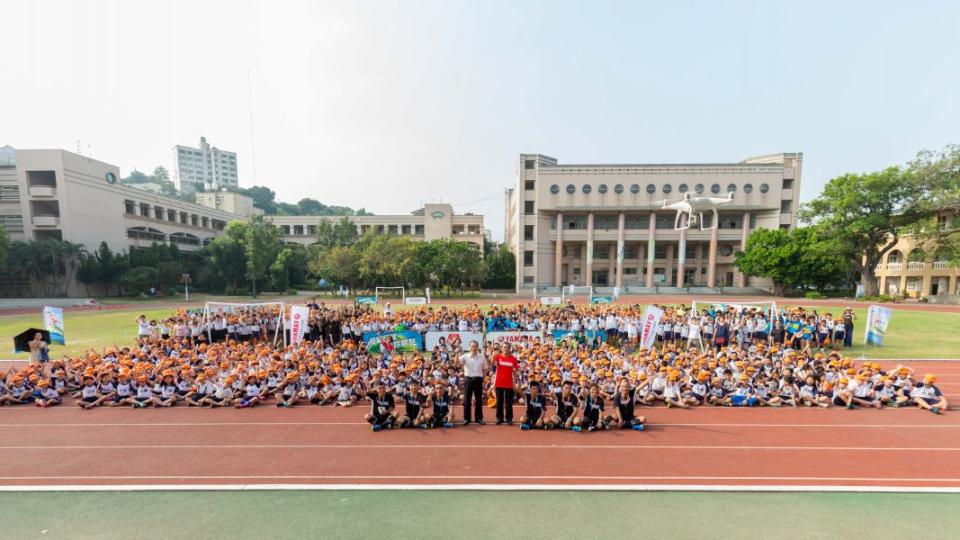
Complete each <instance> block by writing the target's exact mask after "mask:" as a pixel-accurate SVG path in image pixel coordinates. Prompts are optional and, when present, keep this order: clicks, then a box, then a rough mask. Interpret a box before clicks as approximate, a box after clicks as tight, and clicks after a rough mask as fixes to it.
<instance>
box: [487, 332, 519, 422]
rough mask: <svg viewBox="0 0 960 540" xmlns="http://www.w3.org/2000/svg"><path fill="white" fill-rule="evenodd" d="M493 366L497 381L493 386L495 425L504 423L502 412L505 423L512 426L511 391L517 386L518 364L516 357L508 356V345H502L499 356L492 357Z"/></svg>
mask: <svg viewBox="0 0 960 540" xmlns="http://www.w3.org/2000/svg"><path fill="white" fill-rule="evenodd" d="M493 365H494V366H495V367H496V370H497V379H496V382H495V384H494V387H495V389H496V395H497V425H500V424H502V423H503V421H504V412H506V421H507V424H508V425H513V389H514V387H515V386H516V385H517V382H516V381H517V374H516V371H515V370H517V369H519V368H520V363H519V362H517V357H515V356H513V355H512V354H510V344H509V343H504V344H502V345H501V346H500V354H497V355H495V356H494V357H493Z"/></svg>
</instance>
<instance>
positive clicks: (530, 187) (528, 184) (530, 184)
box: [523, 180, 534, 191]
mask: <svg viewBox="0 0 960 540" xmlns="http://www.w3.org/2000/svg"><path fill="white" fill-rule="evenodd" d="M523 189H525V190H527V191H531V190H533V189H534V181H533V180H525V181H524V182H523Z"/></svg>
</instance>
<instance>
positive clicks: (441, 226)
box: [264, 203, 483, 249]
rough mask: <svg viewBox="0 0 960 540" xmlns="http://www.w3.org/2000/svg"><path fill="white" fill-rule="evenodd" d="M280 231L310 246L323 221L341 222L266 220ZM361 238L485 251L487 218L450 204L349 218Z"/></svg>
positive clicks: (299, 218)
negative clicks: (444, 242) (454, 243)
mask: <svg viewBox="0 0 960 540" xmlns="http://www.w3.org/2000/svg"><path fill="white" fill-rule="evenodd" d="M264 219H265V220H267V221H269V222H271V223H273V224H274V225H276V226H278V227H280V232H281V234H282V235H283V239H284V241H286V242H296V243H298V244H305V245H309V244H312V243H314V242H316V228H317V225H318V224H320V222H321V221H339V220H341V219H343V218H342V217H340V216H265V217H264ZM347 219H349V220H350V221H351V222H352V223H353V224H354V226H355V227H356V229H357V233H358V234H361V235H362V234H366V233H367V232H376V233H382V234H395V235H402V236H409V237H410V238H412V239H414V240H435V239H438V238H449V239H451V240H459V241H461V242H470V243H472V244H475V245H477V246H478V247H479V248H480V249H483V216H478V215H475V214H455V213H454V212H453V207H452V206H450V205H449V204H443V203H434V204H427V205H424V207H423V208H421V209H419V210H415V211H413V212H411V213H409V214H401V215H389V216H348V217H347Z"/></svg>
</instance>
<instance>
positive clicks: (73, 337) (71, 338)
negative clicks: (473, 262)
mask: <svg viewBox="0 0 960 540" xmlns="http://www.w3.org/2000/svg"><path fill="white" fill-rule="evenodd" d="M464 304H465V305H473V304H472V303H471V302H469V301H467V302H464ZM802 305H804V306H814V305H815V304H813V303H806V302H805V303H803V304H802ZM200 306H201V307H202V304H201V305H200ZM407 307H409V306H407ZM480 307H481V308H482V309H489V307H490V305H489V304H480ZM819 309H820V310H821V311H827V312H831V311H832V312H833V313H834V314H835V315H837V314H839V313H841V312H842V311H843V310H842V309H839V308H837V307H835V306H834V307H828V306H823V307H821V308H819ZM893 309H894V313H893V319H892V320H891V322H890V327H889V329H888V330H887V336H886V339H885V341H884V345H883V346H882V347H867V348H866V356H867V358H956V357H957V356H958V354H957V351H960V332H957V331H956V329H957V328H960V313H942V312H939V313H938V312H933V311H907V310H897V308H896V307H894V308H893ZM40 311H41V310H40V308H38V309H37V312H36V314H35V315H13V316H4V317H0V336H6V337H7V338H8V339H9V338H11V337H12V336H14V335H16V334H18V333H20V332H21V331H23V330H25V329H27V328H29V327H31V326H34V327H35V326H38V325H41V324H42V323H43V320H42V318H41V316H40ZM173 312H174V308H173V307H164V308H157V307H156V306H151V305H150V304H144V305H143V306H140V307H135V308H133V309H112V310H103V311H74V312H71V311H68V312H66V313H65V314H64V332H65V334H66V339H67V346H66V347H60V346H53V347H51V349H50V353H51V357H53V358H56V357H60V356H63V355H64V354H69V355H76V354H80V353H82V352H83V351H85V350H87V349H88V348H96V349H98V350H99V349H101V348H102V347H105V346H108V345H120V346H128V345H130V344H132V343H133V340H134V338H135V336H136V333H137V328H136V324H135V323H134V319H136V317H137V315H139V314H141V313H142V314H144V315H146V316H147V318H148V319H153V318H157V319H159V318H163V317H168V316H170V315H171V314H173ZM855 312H856V315H857V327H856V329H855V334H856V335H855V339H854V343H855V344H857V345H856V346H855V347H853V348H852V349H848V350H847V351H848V352H847V354H849V355H850V356H851V357H859V356H860V355H861V354H862V352H863V349H862V348H861V347H860V346H859V344H861V343H863V325H864V324H865V321H866V309H865V308H863V307H858V308H857V309H856V310H855ZM8 347H10V349H7V351H8V352H6V354H3V353H0V357H2V358H17V359H24V358H28V357H29V355H27V354H26V353H20V354H16V355H14V354H11V353H9V351H10V350H12V348H13V344H12V340H11V341H8Z"/></svg>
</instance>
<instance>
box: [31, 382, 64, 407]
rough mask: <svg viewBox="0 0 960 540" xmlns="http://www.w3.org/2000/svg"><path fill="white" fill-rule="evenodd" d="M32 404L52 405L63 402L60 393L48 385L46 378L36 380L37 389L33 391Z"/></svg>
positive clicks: (38, 405)
mask: <svg viewBox="0 0 960 540" xmlns="http://www.w3.org/2000/svg"><path fill="white" fill-rule="evenodd" d="M34 396H35V397H34V402H33V403H34V405H36V406H37V407H44V408H46V407H54V406H56V405H60V404H61V403H63V398H62V397H60V393H59V392H57V390H56V389H55V388H53V387H52V386H51V385H50V381H49V380H48V379H41V380H40V381H39V382H37V389H36V390H35V391H34Z"/></svg>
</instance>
